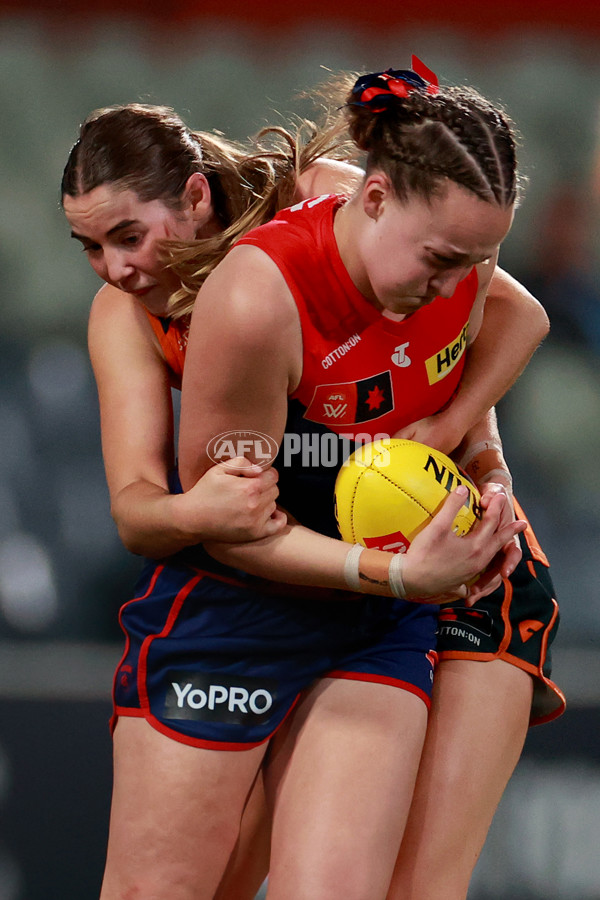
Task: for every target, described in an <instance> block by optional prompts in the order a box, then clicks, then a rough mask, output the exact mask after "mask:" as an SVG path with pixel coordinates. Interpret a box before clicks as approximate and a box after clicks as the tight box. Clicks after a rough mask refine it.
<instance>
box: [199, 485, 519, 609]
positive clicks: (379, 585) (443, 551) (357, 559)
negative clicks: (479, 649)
mask: <svg viewBox="0 0 600 900" xmlns="http://www.w3.org/2000/svg"><path fill="white" fill-rule="evenodd" d="M466 494H467V490H466V488H461V487H459V488H457V490H456V491H453V492H452V493H451V494H449V495H448V498H447V500H446V501H445V502H444V504H443V505H442V508H441V510H440V511H439V512H438V513H437V514H436V516H435V517H434V518H433V520H432V522H431V523H430V524H428V525H427V526H426V527H425V528H424V529H423V530H422V531H421V532H419V534H418V535H417V536H416V537H415V538H414V540H413V542H412V543H411V545H410V547H409V548H408V550H407V552H406V553H405V554H393V553H386V552H384V551H381V550H375V549H371V548H369V549H361V548H358V547H356V546H354V545H352V544H347V543H344V542H342V541H339V540H336V539H333V538H329V537H325V536H324V535H321V534H318V533H317V532H314V531H310V530H309V529H307V528H305V527H303V526H302V525H298V524H289V523H288V525H287V526H286V528H285V529H284V530H283V531H282V532H280V533H279V534H277V535H275V536H273V537H271V538H266V539H263V540H260V541H254V542H253V543H252V544H244V545H243V546H240V545H231V544H229V545H227V544H216V543H210V544H207V545H205V546H206V549H207V550H208V552H209V553H211V554H212V555H213V556H214V557H215V558H216V559H218V560H219V561H221V562H223V563H226V564H229V565H232V566H234V567H236V568H240V569H242V570H243V571H246V572H249V573H250V574H253V575H258V576H260V577H263V578H267V579H269V580H271V581H281V582H283V583H286V584H302V585H306V586H311V587H325V588H336V589H341V590H346V591H348V590H352V591H359V592H361V593H367V594H376V595H380V596H388V597H389V596H395V597H405V598H406V599H408V600H416V601H417V602H433V603H436V602H440V601H441V600H455V599H457V598H458V597H465V596H466V592H467V588H466V584H467V583H469V582H470V581H471V580H473V579H474V578H476V577H477V576H478V575H479V573H480V572H483V571H484V569H485V568H486V566H487V565H488V564H489V563H490V561H491V560H492V559H493V558H494V556H495V555H496V553H497V552H498V551H499V550H500V548H501V547H503V546H504V545H505V544H506V542H507V541H508V540H510V539H511V538H512V537H513V535H514V534H515V533H516V531H515V528H517V529H519V530H522V526H521V525H517V526H515V525H514V524H513V523H509V524H508V525H507V526H502V527H500V516H501V514H502V510H503V508H504V505H505V498H504V497H502V498H499V497H495V498H493V499H492V500H491V502H490V503H489V504H488V509H486V510H485V511H484V514H483V519H482V520H481V522H479V523H478V524H477V526H476V527H475V528H473V529H472V531H471V532H470V533H469V534H468V535H466V536H464V537H457V536H456V534H455V533H454V530H453V523H454V519H455V516H456V515H457V513H458V512H459V510H460V509H461V507H462V506H463V504H464V502H465V496H466Z"/></svg>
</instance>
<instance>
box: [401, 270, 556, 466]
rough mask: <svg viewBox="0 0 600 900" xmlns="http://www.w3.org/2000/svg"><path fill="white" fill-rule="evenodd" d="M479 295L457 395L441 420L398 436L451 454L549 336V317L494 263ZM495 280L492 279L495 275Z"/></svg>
mask: <svg viewBox="0 0 600 900" xmlns="http://www.w3.org/2000/svg"><path fill="white" fill-rule="evenodd" d="M478 274H479V277H480V284H479V291H478V296H477V300H476V303H475V305H474V307H473V314H472V316H471V319H470V322H469V341H470V344H469V348H468V350H467V357H466V363H465V368H464V372H463V375H462V378H461V382H460V385H459V389H458V392H457V395H456V397H455V398H454V400H453V402H452V403H451V404H450V406H449V407H448V408H447V409H445V410H444V411H443V412H441V413H438V415H436V416H430V417H429V418H427V419H421V420H420V421H419V422H415V423H414V424H413V425H410V426H408V427H407V428H404V429H402V431H401V432H399V433H398V435H397V436H398V437H404V438H409V439H412V440H418V441H421V442H422V443H424V444H429V445H430V446H433V447H437V448H438V449H440V450H442V451H444V452H445V453H450V452H451V451H452V450H454V448H455V447H457V446H458V444H459V443H460V442H461V440H462V439H463V437H464V435H465V434H466V433H467V432H468V431H469V430H470V429H471V428H473V427H474V426H475V425H477V424H478V423H479V422H481V421H483V420H484V419H485V416H486V414H487V412H488V411H489V410H490V409H491V408H492V407H494V406H495V405H496V403H497V402H498V400H500V398H501V397H503V396H504V395H505V394H506V392H507V391H508V390H509V389H510V388H511V386H512V385H513V384H514V382H515V381H516V380H517V378H518V377H519V375H520V374H521V372H522V371H523V369H524V368H525V366H526V365H527V363H528V362H529V360H530V358H531V356H532V355H533V353H534V352H535V350H536V348H537V347H538V346H539V344H540V342H541V341H542V340H543V338H544V337H545V336H546V334H547V333H548V327H549V323H548V317H547V315H546V313H545V311H544V309H543V307H542V306H541V304H540V303H539V302H538V301H537V300H536V299H535V297H533V296H532V295H531V294H530V293H529V291H527V290H526V289H525V288H524V287H523V285H521V284H520V283H519V282H518V281H516V280H515V279H514V278H512V277H511V276H510V275H508V274H507V273H506V272H504V271H503V270H502V269H500V268H498V267H497V266H496V267H495V268H492V264H491V263H489V264H488V265H487V266H486V265H481V266H478ZM492 274H493V277H490V276H492Z"/></svg>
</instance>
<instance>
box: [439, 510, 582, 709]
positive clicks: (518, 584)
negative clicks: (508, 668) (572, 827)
mask: <svg viewBox="0 0 600 900" xmlns="http://www.w3.org/2000/svg"><path fill="white" fill-rule="evenodd" d="M515 507H516V509H517V514H518V516H519V518H521V519H527V517H526V516H525V514H524V513H523V510H522V509H521V507H520V506H519V505H518V503H516V502H515ZM519 540H520V541H521V550H522V551H523V556H522V558H521V562H520V563H519V565H518V566H517V567H516V569H515V571H514V572H513V574H512V575H511V576H510V578H509V579H505V580H504V582H503V584H502V586H501V587H499V588H498V589H497V590H496V591H494V592H493V593H492V594H489V595H488V596H487V597H484V598H483V600H478V601H477V603H476V604H475V606H472V607H463V606H459V605H458V604H449V605H448V606H444V607H442V609H441V610H440V615H439V628H438V643H437V649H438V656H439V659H440V661H441V660H444V659H472V660H480V661H483V662H485V661H488V660H491V659H503V660H505V661H506V662H509V663H511V664H512V665H514V666H518V667H519V668H520V669H523V670H524V671H525V672H528V673H529V674H530V675H531V676H532V677H533V686H534V687H533V701H532V706H531V717H530V724H531V725H539V724H541V723H543V722H549V721H551V720H552V719H556V718H557V717H558V716H560V715H561V714H562V713H563V712H564V710H565V705H566V704H565V698H564V695H563V693H562V691H561V690H560V688H559V687H557V686H556V684H555V683H554V682H553V681H552V680H551V678H550V676H551V674H552V657H551V652H550V647H551V644H552V642H553V640H554V638H555V636H556V632H557V630H558V623H559V612H558V603H557V602H556V598H555V593H554V585H553V583H552V579H551V577H550V571H549V563H548V559H547V557H546V554H545V553H544V551H543V550H542V548H541V547H540V545H539V543H538V541H537V538H536V536H535V534H534V533H533V530H532V528H531V525H528V528H527V530H526V531H525V532H523V534H521V535H519Z"/></svg>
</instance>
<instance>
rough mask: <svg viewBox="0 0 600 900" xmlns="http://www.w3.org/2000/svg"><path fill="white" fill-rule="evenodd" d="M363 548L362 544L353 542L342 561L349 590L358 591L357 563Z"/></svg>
mask: <svg viewBox="0 0 600 900" xmlns="http://www.w3.org/2000/svg"><path fill="white" fill-rule="evenodd" d="M364 549H365V548H364V547H363V546H362V544H353V545H352V547H350V550H349V551H348V555H347V556H346V560H345V562H344V578H345V579H346V584H347V585H348V587H349V588H350V590H351V591H360V587H361V585H360V575H359V571H358V563H359V559H360V555H361V553H362V552H363V550H364Z"/></svg>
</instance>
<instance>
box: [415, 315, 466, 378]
mask: <svg viewBox="0 0 600 900" xmlns="http://www.w3.org/2000/svg"><path fill="white" fill-rule="evenodd" d="M468 329H469V326H468V324H467V325H465V326H464V328H463V330H462V331H461V333H460V334H459V335H458V337H457V338H456V339H455V340H453V341H451V342H450V343H449V344H448V345H447V346H446V347H443V348H442V350H439V351H438V352H437V353H436V354H435V355H434V356H430V357H429V359H427V360H425V368H426V369H427V377H428V379H429V384H436V383H437V382H438V381H441V380H442V378H445V377H446V375H448V374H449V373H450V372H451V371H452V369H453V368H454V366H455V365H456V363H457V362H458V361H459V360H460V358H461V356H462V355H463V353H464V352H465V348H466V346H467V333H468Z"/></svg>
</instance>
